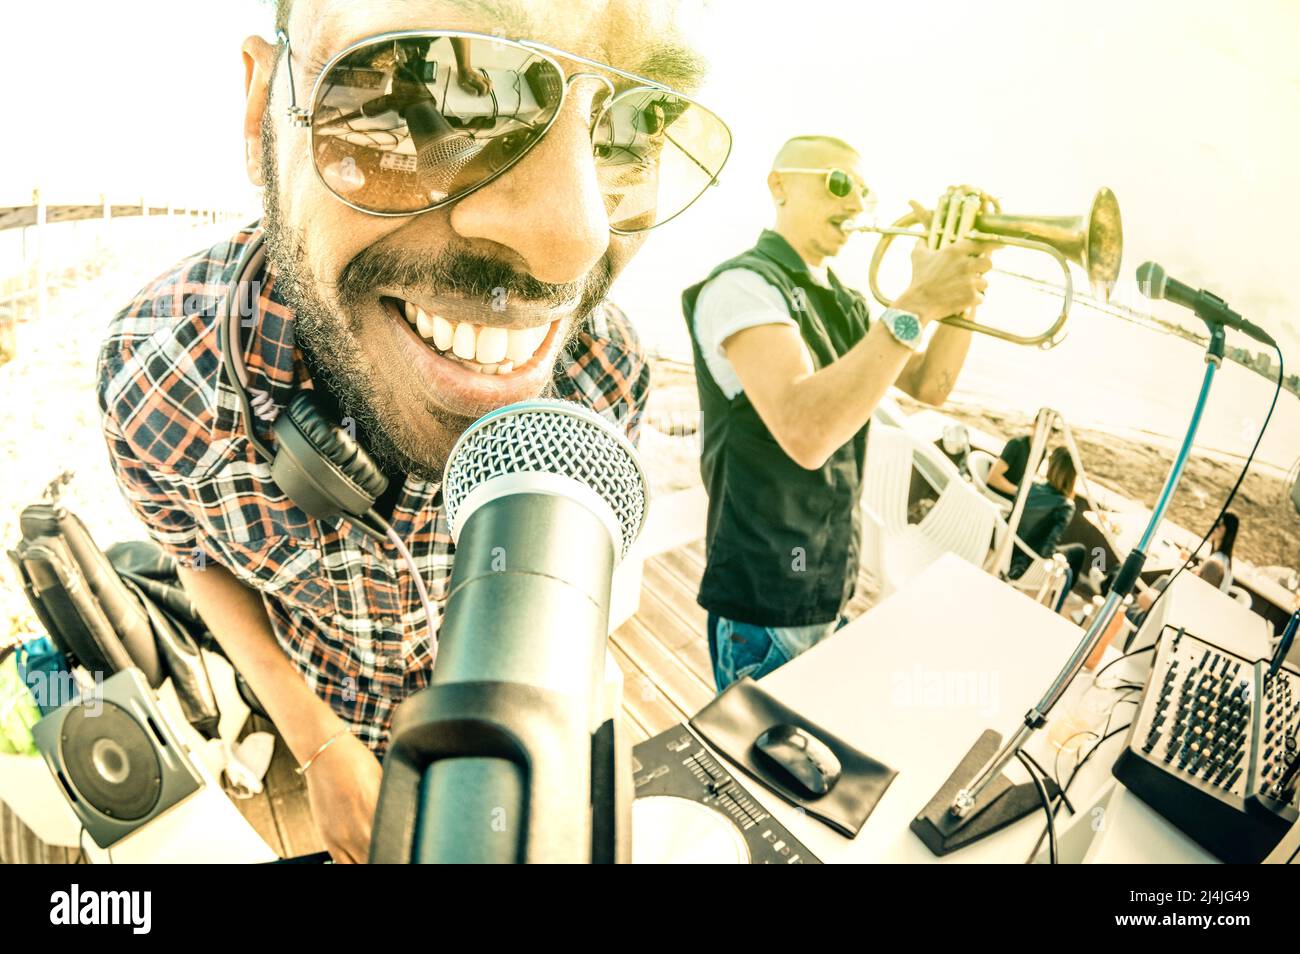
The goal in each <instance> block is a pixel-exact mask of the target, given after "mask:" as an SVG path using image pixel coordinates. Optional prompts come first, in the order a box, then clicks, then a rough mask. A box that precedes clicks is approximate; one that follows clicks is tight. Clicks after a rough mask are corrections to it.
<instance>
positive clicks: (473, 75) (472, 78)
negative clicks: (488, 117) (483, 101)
mask: <svg viewBox="0 0 1300 954" xmlns="http://www.w3.org/2000/svg"><path fill="white" fill-rule="evenodd" d="M456 76H457V82H458V83H459V84H460V88H461V89H463V90H464V91H465V92H467V93H477V94H478V95H479V96H486V95H487V94H488V93H489V92H491V90H492V78H491V77H490V76H488V75H487V73H486V72H485V71H483V70H476V69H470V68H469V67H465V68H464V69H462V70H459V71H458V72H457V74H456Z"/></svg>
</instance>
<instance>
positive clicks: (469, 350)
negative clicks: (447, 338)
mask: <svg viewBox="0 0 1300 954" xmlns="http://www.w3.org/2000/svg"><path fill="white" fill-rule="evenodd" d="M474 339H475V335H474V326H473V325H471V324H467V323H466V322H463V321H462V322H461V323H460V324H458V325H457V326H456V337H455V338H453V339H452V342H451V350H452V352H453V353H454V354H455V355H456V357H458V358H462V359H464V360H465V361H473V360H474V351H475V341H474Z"/></svg>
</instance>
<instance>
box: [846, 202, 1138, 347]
mask: <svg viewBox="0 0 1300 954" xmlns="http://www.w3.org/2000/svg"><path fill="white" fill-rule="evenodd" d="M929 220H930V221H929V224H928V226H926V227H925V228H922V229H909V228H908V226H913V225H917V224H919V223H921V222H922V218H921V217H920V216H919V215H918V213H916V212H911V213H908V214H907V215H905V216H903V217H902V218H901V219H899V220H898V221H897V222H895V223H894V224H893V225H891V226H890V227H888V228H881V227H879V226H875V225H858V224H849V223H846V224H845V226H844V228H845V231H850V232H876V233H878V234H879V235H880V241H879V242H877V243H876V249H875V251H874V252H873V253H872V256H871V265H870V268H869V269H868V271H867V280H868V283H869V284H870V287H871V293H872V294H873V295H874V296H875V298H876V300H877V301H879V302H880V303H881V304H882V305H884V306H885V307H889V306H890V305H892V304H893V302H892V301H891V300H890V299H889V298H887V297H886V296H885V295H884V294H883V293H882V292H881V290H880V285H879V283H878V281H877V278H878V275H879V270H880V264H881V261H882V260H883V259H884V257H885V253H886V251H887V250H888V249H889V246H890V244H891V243H892V242H893V240H894V239H895V238H904V237H906V238H915V239H920V240H922V241H925V242H928V243H929V245H930V247H931V248H939V247H940V246H941V245H944V244H947V243H948V242H953V241H957V240H959V239H963V238H966V239H974V240H976V241H982V242H995V243H1000V244H1003V245H1015V246H1020V247H1021V248H1026V249H1029V250H1031V251H1036V252H1042V253H1044V254H1047V255H1048V256H1050V257H1051V258H1052V259H1053V260H1054V261H1055V262H1056V263H1057V265H1059V266H1060V269H1061V278H1062V290H1063V294H1062V299H1061V310H1060V312H1059V313H1058V314H1057V316H1056V318H1055V320H1054V321H1053V322H1052V324H1051V326H1050V327H1048V328H1047V330H1045V331H1043V332H1041V333H1040V334H1034V335H1022V334H1016V333H1014V332H1012V331H1007V330H1003V329H999V328H995V327H992V326H990V325H984V324H980V323H979V322H976V321H973V320H971V319H969V318H966V317H964V316H961V315H950V316H948V317H947V318H941V319H939V320H940V321H942V322H943V323H944V324H948V325H953V326H955V327H958V328H965V329H968V330H970V331H977V332H980V333H981V334H986V335H991V336H993V337H995V338H1001V339H1003V340H1004V341H1010V342H1012V343H1013V344H1021V345H1035V346H1037V347H1040V348H1051V347H1054V346H1055V345H1057V344H1059V343H1060V342H1061V340H1062V339H1063V338H1064V337H1065V321H1066V319H1067V318H1068V317H1069V314H1070V306H1071V305H1072V304H1073V303H1074V281H1073V279H1072V277H1071V275H1070V262H1073V263H1075V264H1076V265H1078V266H1079V267H1080V268H1081V269H1083V271H1084V272H1085V273H1086V274H1087V276H1088V281H1089V283H1090V284H1091V285H1092V290H1093V294H1094V295H1096V296H1097V297H1098V298H1100V299H1102V300H1103V301H1107V300H1109V298H1110V292H1111V289H1112V288H1113V287H1114V285H1115V281H1116V279H1118V278H1119V269H1120V260H1121V258H1122V257H1123V252H1124V237H1123V226H1122V223H1121V221H1120V214H1119V202H1118V201H1117V200H1116V199H1115V193H1113V192H1111V191H1110V189H1107V188H1105V187H1103V188H1101V189H1098V190H1097V194H1096V195H1095V196H1094V197H1093V200H1092V207H1091V208H1090V209H1089V210H1088V214H1087V215H1080V216H1073V217H1071V216H1040V215H1003V214H1002V211H1001V208H1000V207H999V206H998V203H997V200H996V199H994V198H993V197H991V196H988V195H986V194H984V193H982V192H980V191H978V190H976V189H973V188H972V187H970V186H953V187H952V188H951V189H949V190H948V191H947V192H946V193H945V194H944V195H943V196H941V197H940V199H939V203H938V204H937V205H936V207H935V209H933V210H932V211H931V212H930V213H929Z"/></svg>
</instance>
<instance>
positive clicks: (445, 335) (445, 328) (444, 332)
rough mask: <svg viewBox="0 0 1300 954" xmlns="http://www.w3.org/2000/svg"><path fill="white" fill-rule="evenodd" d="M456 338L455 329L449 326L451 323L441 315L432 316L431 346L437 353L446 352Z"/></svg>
mask: <svg viewBox="0 0 1300 954" xmlns="http://www.w3.org/2000/svg"><path fill="white" fill-rule="evenodd" d="M455 337H456V329H455V328H453V327H452V326H451V322H450V321H448V320H447V319H446V318H444V317H442V315H434V316H433V344H434V347H436V348H437V349H438V350H439V351H446V350H447V349H448V348H450V347H451V343H452V340H453V339H454V338H455Z"/></svg>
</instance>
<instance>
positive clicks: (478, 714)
mask: <svg viewBox="0 0 1300 954" xmlns="http://www.w3.org/2000/svg"><path fill="white" fill-rule="evenodd" d="M443 492H444V500H445V506H446V511H447V516H448V521H449V523H450V528H451V532H452V538H453V540H454V541H455V543H456V558H455V564H454V565H453V567H452V574H451V580H450V583H449V590H448V596H447V602H446V607H445V611H444V614H443V621H442V627H441V631H440V633H439V636H438V652H437V657H436V660H435V664H434V669H433V674H432V677H431V679H430V684H429V685H428V686H427V687H426V688H425V689H423V690H421V691H420V692H417V693H416V694H415V695H413V696H412V697H411V698H409V699H407V700H405V701H404V702H403V703H402V704H401V705H400V706H399V707H398V709H397V712H396V714H395V716H394V719H393V725H392V730H391V738H390V747H389V751H388V754H387V756H386V757H385V759H384V778H383V784H382V787H381V790H380V796H379V806H378V810H377V812H376V816H375V824H374V830H373V834H372V839H371V860H372V861H380V862H392V861H397V862H402V861H420V862H455V863H482V862H507V863H508V862H520V861H545V862H558V863H565V862H579V863H587V862H590V861H593V860H619V859H620V858H622V857H623V856H624V855H625V854H626V852H627V851H630V842H629V841H627V838H626V834H627V831H628V829H629V827H630V817H631V816H630V812H631V770H630V764H629V763H627V762H626V761H624V760H623V759H624V757H622V756H620V755H619V754H618V753H619V752H620V751H621V748H622V742H621V741H619V739H618V735H619V733H618V730H617V727H616V723H617V713H611V712H609V711H608V709H609V708H610V705H609V704H610V702H611V700H610V699H608V698H607V693H606V692H605V691H604V689H605V680H604V672H605V657H606V643H607V634H608V631H609V611H610V593H611V589H612V585H613V575H614V568H615V566H616V565H617V564H618V562H619V560H620V559H622V557H623V556H625V555H626V554H627V552H628V549H629V548H630V546H631V544H632V541H633V540H635V538H636V536H637V535H638V533H639V532H640V529H641V525H642V523H643V522H644V517H645V492H646V486H645V475H644V472H643V471H642V470H641V467H640V464H639V463H638V461H637V459H636V453H635V451H634V450H633V449H632V447H631V445H630V444H629V443H628V442H627V440H626V438H625V437H624V436H623V435H622V434H621V433H619V432H618V431H617V430H616V429H614V428H613V427H612V425H610V424H609V423H607V422H605V421H604V420H602V419H601V418H599V416H597V415H596V414H595V413H594V412H591V411H589V410H586V409H583V408H579V407H577V406H576V405H573V404H569V403H567V402H561V401H544V400H538V401H531V402H524V403H522V404H517V405H511V406H510V407H507V408H503V409H501V410H499V411H496V412H492V413H490V414H488V415H485V416H484V417H483V418H480V420H479V421H478V422H476V423H475V424H474V425H472V426H471V427H470V428H469V429H468V430H467V431H466V432H465V434H463V435H462V436H461V438H460V440H459V441H458V442H457V444H456V447H454V448H453V449H452V452H451V454H450V456H449V459H448V463H447V467H446V470H445V474H444V480H443ZM624 776H626V777H624Z"/></svg>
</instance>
